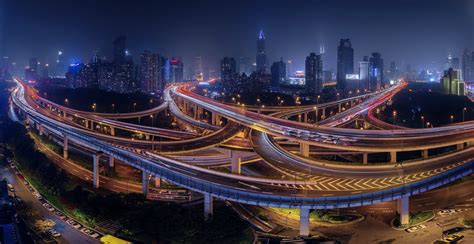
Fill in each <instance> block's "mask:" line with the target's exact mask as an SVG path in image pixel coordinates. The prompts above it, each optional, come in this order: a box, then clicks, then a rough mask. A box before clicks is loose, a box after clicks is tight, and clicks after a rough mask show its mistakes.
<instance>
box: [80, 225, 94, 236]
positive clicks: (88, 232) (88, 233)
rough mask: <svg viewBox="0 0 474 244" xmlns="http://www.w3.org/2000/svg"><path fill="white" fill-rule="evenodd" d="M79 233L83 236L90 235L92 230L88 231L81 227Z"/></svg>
mask: <svg viewBox="0 0 474 244" xmlns="http://www.w3.org/2000/svg"><path fill="white" fill-rule="evenodd" d="M81 232H82V233H84V234H86V235H90V234H91V233H93V231H92V230H90V229H88V228H86V227H83V228H82V229H81Z"/></svg>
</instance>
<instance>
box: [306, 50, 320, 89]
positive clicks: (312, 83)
mask: <svg viewBox="0 0 474 244" xmlns="http://www.w3.org/2000/svg"><path fill="white" fill-rule="evenodd" d="M305 88H306V91H307V92H308V93H311V94H318V93H321V92H322V91H323V61H322V60H321V55H316V53H310V54H309V56H307V57H306V61H305Z"/></svg>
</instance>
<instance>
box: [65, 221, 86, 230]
mask: <svg viewBox="0 0 474 244" xmlns="http://www.w3.org/2000/svg"><path fill="white" fill-rule="evenodd" d="M66 223H68V224H69V225H70V226H72V227H74V228H75V229H80V228H81V227H82V225H81V224H79V223H77V222H76V221H75V220H72V219H68V220H67V221H66Z"/></svg>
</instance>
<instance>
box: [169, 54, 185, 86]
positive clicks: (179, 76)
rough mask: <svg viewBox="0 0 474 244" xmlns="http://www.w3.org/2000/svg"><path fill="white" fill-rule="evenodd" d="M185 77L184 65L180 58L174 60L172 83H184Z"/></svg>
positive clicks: (171, 62) (171, 74)
mask: <svg viewBox="0 0 474 244" xmlns="http://www.w3.org/2000/svg"><path fill="white" fill-rule="evenodd" d="M183 76H184V65H183V62H181V60H180V59H178V58H172V59H171V61H170V81H171V82H182V81H183Z"/></svg>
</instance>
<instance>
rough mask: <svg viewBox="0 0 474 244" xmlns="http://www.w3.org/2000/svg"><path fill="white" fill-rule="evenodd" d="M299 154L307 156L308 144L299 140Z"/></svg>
mask: <svg viewBox="0 0 474 244" xmlns="http://www.w3.org/2000/svg"><path fill="white" fill-rule="evenodd" d="M300 154H301V155H302V156H304V157H309V144H308V143H302V142H300Z"/></svg>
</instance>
